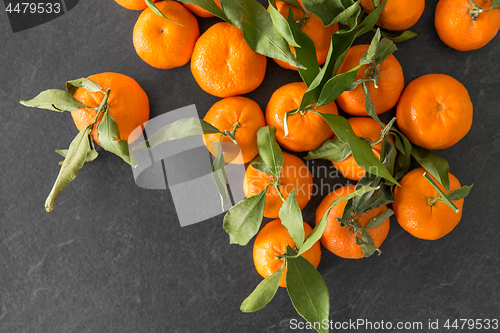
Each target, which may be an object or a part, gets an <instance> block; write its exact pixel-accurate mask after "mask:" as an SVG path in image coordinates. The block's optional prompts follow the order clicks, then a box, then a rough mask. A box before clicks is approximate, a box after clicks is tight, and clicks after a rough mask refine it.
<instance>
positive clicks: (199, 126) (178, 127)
mask: <svg viewBox="0 0 500 333" xmlns="http://www.w3.org/2000/svg"><path fill="white" fill-rule="evenodd" d="M214 133H221V132H220V131H219V130H218V129H217V128H215V127H214V126H212V125H211V124H209V123H208V122H206V121H205V120H203V119H199V118H182V119H179V120H177V121H175V122H173V123H171V124H168V125H166V126H163V127H162V128H160V129H159V130H158V131H156V132H155V133H154V134H153V135H152V136H151V137H150V138H149V140H147V141H146V142H141V143H139V144H137V145H135V146H134V148H133V150H132V151H134V150H136V149H149V148H153V147H155V146H156V145H158V144H161V143H164V142H168V141H172V140H178V139H182V138H185V137H188V136H192V135H203V134H214Z"/></svg>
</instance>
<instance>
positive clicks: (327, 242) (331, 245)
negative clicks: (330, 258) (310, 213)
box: [316, 185, 390, 259]
mask: <svg viewBox="0 0 500 333" xmlns="http://www.w3.org/2000/svg"><path fill="white" fill-rule="evenodd" d="M355 189H356V186H355V185H346V186H343V187H341V188H338V189H336V190H334V191H333V192H331V193H330V194H328V195H327V196H326V197H325V198H324V199H323V201H322V202H321V204H320V205H319V206H318V209H317V210H316V224H318V223H319V221H320V220H321V218H322V217H323V215H324V214H325V213H326V211H327V210H328V207H329V206H330V204H331V203H332V201H333V200H336V199H338V198H342V197H344V196H346V195H348V194H350V193H352V192H354V190H355ZM346 204H347V201H342V202H341V203H339V204H338V205H336V206H333V207H332V209H331V210H330V213H329V214H328V217H327V225H326V229H325V231H324V232H323V235H322V236H321V239H320V241H321V244H323V246H324V247H325V248H326V249H327V250H328V251H330V252H332V253H334V254H336V255H338V256H339V257H342V258H347V259H359V258H363V257H364V254H363V250H362V248H361V246H360V245H357V244H356V236H355V235H354V229H353V228H352V227H351V226H347V225H346V226H345V227H341V226H340V222H339V221H337V220H336V219H337V218H342V214H343V212H344V208H345V205H346ZM386 210H387V206H381V207H378V208H375V209H372V210H369V211H367V212H365V213H363V214H361V215H359V216H357V217H356V218H355V221H356V222H357V223H358V224H359V225H360V226H362V227H366V226H367V225H368V222H370V220H371V219H372V218H374V217H377V216H379V215H380V214H382V213H383V212H385V211H386ZM389 220H390V219H387V220H385V221H384V223H382V224H381V225H379V226H377V227H375V228H370V229H366V231H367V232H368V234H369V235H370V237H371V238H372V240H373V244H374V245H375V246H376V247H380V245H382V243H383V242H384V240H385V238H386V237H387V234H388V233H389V226H390V225H389V224H390V222H389ZM358 237H360V238H361V231H360V230H358Z"/></svg>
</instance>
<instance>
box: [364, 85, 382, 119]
mask: <svg viewBox="0 0 500 333" xmlns="http://www.w3.org/2000/svg"><path fill="white" fill-rule="evenodd" d="M361 87H362V88H363V93H364V95H365V109H366V112H367V113H368V115H369V116H370V117H372V118H373V119H375V121H376V122H377V123H379V124H380V126H382V127H383V126H384V125H383V124H382V122H381V121H380V118H379V117H378V115H377V110H375V105H373V102H372V99H371V98H370V91H369V90H368V87H367V86H366V82H363V83H361Z"/></svg>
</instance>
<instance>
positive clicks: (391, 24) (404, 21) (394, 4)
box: [361, 0, 425, 31]
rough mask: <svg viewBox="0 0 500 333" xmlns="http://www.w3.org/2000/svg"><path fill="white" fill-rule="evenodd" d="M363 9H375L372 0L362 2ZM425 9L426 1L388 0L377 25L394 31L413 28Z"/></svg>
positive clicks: (362, 0)
mask: <svg viewBox="0 0 500 333" xmlns="http://www.w3.org/2000/svg"><path fill="white" fill-rule="evenodd" d="M361 6H362V7H363V9H368V10H369V11H371V10H373V9H374V6H373V2H372V0H361ZM424 9H425V0H387V2H386V3H385V6H384V8H383V9H382V12H381V13H380V17H379V19H378V21H377V25H379V26H381V27H382V28H385V29H387V30H392V31H400V30H406V29H409V28H411V27H412V26H413V25H414V24H415V23H417V22H418V20H419V19H420V16H422V13H423V12H424Z"/></svg>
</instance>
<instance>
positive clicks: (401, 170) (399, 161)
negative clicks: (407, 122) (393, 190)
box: [390, 129, 413, 180]
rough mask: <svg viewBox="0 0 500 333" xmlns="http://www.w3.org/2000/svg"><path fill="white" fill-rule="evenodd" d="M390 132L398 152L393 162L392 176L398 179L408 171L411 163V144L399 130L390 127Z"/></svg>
mask: <svg viewBox="0 0 500 333" xmlns="http://www.w3.org/2000/svg"><path fill="white" fill-rule="evenodd" d="M390 133H391V134H393V135H394V137H395V138H396V140H395V142H396V148H397V149H398V150H399V153H398V154H397V156H396V162H395V163H394V173H393V175H394V178H395V179H396V180H399V179H401V178H403V177H404V175H406V173H408V170H409V169H410V164H411V152H412V149H413V148H412V145H411V143H410V141H409V140H408V139H407V138H406V136H404V135H403V134H402V133H401V132H399V131H397V130H395V129H391V131H390Z"/></svg>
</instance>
